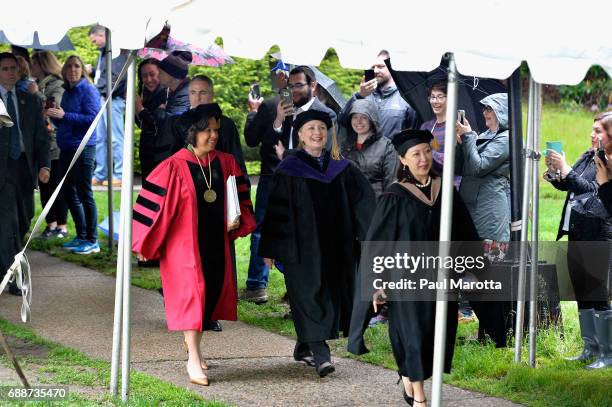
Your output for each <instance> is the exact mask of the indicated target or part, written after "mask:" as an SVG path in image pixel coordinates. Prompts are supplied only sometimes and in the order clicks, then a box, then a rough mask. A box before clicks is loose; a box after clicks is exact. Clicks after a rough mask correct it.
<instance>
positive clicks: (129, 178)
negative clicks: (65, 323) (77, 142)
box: [120, 53, 136, 402]
mask: <svg viewBox="0 0 612 407" xmlns="http://www.w3.org/2000/svg"><path fill="white" fill-rule="evenodd" d="M127 63H128V70H127V93H126V105H125V142H124V143H123V169H124V171H123V174H124V175H123V184H122V185H121V214H120V216H121V220H122V223H123V230H122V234H123V242H122V243H123V246H122V247H121V249H120V250H121V251H122V252H123V255H122V260H123V321H122V322H123V327H122V329H121V334H122V340H121V348H122V349H121V350H122V359H121V365H122V366H121V400H122V401H123V402H127V400H128V394H129V389H130V334H131V332H130V307H131V304H130V287H131V278H132V256H131V253H132V190H133V186H134V171H133V158H134V99H135V95H136V91H135V89H136V81H135V77H136V60H135V58H134V54H133V53H131V54H130V56H129V57H128V62H127Z"/></svg>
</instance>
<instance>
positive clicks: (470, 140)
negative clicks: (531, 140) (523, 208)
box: [457, 93, 510, 242]
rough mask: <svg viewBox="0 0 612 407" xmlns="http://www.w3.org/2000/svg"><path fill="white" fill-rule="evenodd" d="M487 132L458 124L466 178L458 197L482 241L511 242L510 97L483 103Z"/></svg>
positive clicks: (492, 97)
mask: <svg viewBox="0 0 612 407" xmlns="http://www.w3.org/2000/svg"><path fill="white" fill-rule="evenodd" d="M480 103H482V105H483V115H484V117H485V123H486V126H487V130H486V131H485V132H483V133H481V134H480V135H477V134H476V132H474V131H472V128H471V127H470V123H469V122H468V121H467V120H465V122H464V123H465V124H461V123H457V159H458V165H459V171H458V172H459V173H460V175H462V176H463V179H462V180H461V186H460V187H459V193H460V194H461V197H462V198H463V200H464V201H465V204H466V206H467V208H468V210H469V211H470V215H472V219H473V220H474V224H475V225H476V229H477V230H478V234H479V235H480V238H481V239H491V240H496V241H499V242H507V241H509V240H510V161H509V155H510V148H509V132H508V94H507V93H495V94H493V95H489V96H487V97H486V98H484V99H482V100H481V101H480Z"/></svg>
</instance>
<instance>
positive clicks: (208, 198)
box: [192, 150, 217, 203]
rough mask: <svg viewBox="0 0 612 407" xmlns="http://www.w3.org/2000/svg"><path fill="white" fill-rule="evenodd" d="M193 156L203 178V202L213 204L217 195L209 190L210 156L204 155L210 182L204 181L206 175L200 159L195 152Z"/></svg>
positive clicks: (210, 176)
mask: <svg viewBox="0 0 612 407" xmlns="http://www.w3.org/2000/svg"><path fill="white" fill-rule="evenodd" d="M192 151H193V150H192ZM193 155H194V156H195V158H196V160H198V164H199V165H200V171H202V176H203V177H204V182H205V183H206V191H204V200H205V201H206V202H208V203H213V202H215V201H216V200H217V193H216V192H215V191H213V190H212V189H211V187H212V170H211V168H210V167H212V163H211V162H210V154H207V155H206V158H207V159H208V178H210V181H208V179H206V174H205V173H204V167H202V163H201V162H200V158H199V157H198V156H197V155H196V153H195V151H193Z"/></svg>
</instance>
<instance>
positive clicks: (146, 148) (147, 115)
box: [136, 58, 168, 179]
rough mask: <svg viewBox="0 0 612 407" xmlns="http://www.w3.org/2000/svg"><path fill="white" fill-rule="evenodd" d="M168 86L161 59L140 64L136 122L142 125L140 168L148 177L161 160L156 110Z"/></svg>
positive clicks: (163, 99) (143, 175) (164, 98)
mask: <svg viewBox="0 0 612 407" xmlns="http://www.w3.org/2000/svg"><path fill="white" fill-rule="evenodd" d="M167 97H168V88H166V87H165V86H163V85H162V84H161V83H160V80H159V61H158V60H156V59H153V58H148V59H145V60H143V61H142V62H141V63H140V64H139V65H138V96H137V97H136V113H137V114H136V119H137V120H136V123H137V124H138V126H140V130H141V131H140V145H139V150H140V169H141V174H142V178H143V179H146V178H147V177H148V176H149V174H150V173H151V171H153V169H154V168H155V167H156V166H157V164H159V163H160V162H161V160H159V161H158V160H156V159H155V151H154V145H155V139H156V138H157V136H158V132H159V126H158V122H157V120H156V118H155V115H154V112H155V110H156V109H158V108H159V107H160V106H161V105H165V104H166V102H167Z"/></svg>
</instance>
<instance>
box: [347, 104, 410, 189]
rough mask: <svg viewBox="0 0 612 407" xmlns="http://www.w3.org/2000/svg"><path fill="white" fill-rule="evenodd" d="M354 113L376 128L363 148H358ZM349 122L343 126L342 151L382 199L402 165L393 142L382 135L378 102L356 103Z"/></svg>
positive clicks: (348, 117)
mask: <svg viewBox="0 0 612 407" xmlns="http://www.w3.org/2000/svg"><path fill="white" fill-rule="evenodd" d="M354 113H360V114H363V115H365V116H367V117H368V119H369V120H370V123H371V125H373V126H374V129H373V130H374V134H372V135H370V136H369V137H368V138H367V139H366V140H365V142H364V143H363V147H362V148H361V149H359V148H358V146H357V134H356V133H355V131H354V130H353V128H352V126H351V116H352V115H353V114H354ZM347 119H348V122H346V123H342V125H343V126H345V127H346V129H347V131H346V132H343V136H342V138H341V139H340V152H341V154H342V156H343V157H344V158H346V159H348V160H350V161H352V162H354V163H355V164H356V165H357V167H358V168H359V169H360V170H361V172H363V174H364V175H365V176H366V178H367V179H368V181H369V182H370V185H372V189H373V190H374V193H375V194H376V197H377V198H378V197H379V196H380V195H381V194H382V193H383V191H384V190H386V189H387V187H388V186H389V185H391V184H392V183H393V181H394V180H395V176H396V172H397V165H398V162H399V160H398V158H397V152H396V151H395V149H394V148H393V144H391V141H390V140H389V139H388V138H386V137H383V136H382V135H381V134H380V131H379V122H378V108H377V107H376V105H375V104H374V102H372V101H369V100H367V99H358V100H356V101H355V102H354V103H353V107H352V109H351V111H350V114H349V116H347Z"/></svg>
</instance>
